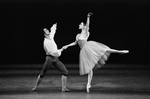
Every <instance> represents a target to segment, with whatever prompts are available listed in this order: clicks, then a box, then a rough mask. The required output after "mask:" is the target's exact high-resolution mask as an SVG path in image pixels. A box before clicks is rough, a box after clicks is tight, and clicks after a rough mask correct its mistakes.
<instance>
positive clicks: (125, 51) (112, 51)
mask: <svg viewBox="0 0 150 99" xmlns="http://www.w3.org/2000/svg"><path fill="white" fill-rule="evenodd" d="M107 52H110V53H129V50H115V49H108V50H107Z"/></svg>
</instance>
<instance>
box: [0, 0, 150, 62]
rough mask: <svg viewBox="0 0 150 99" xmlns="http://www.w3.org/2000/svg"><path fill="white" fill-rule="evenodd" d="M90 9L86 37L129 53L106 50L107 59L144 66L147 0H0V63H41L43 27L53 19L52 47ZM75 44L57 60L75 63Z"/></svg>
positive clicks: (72, 33)
mask: <svg viewBox="0 0 150 99" xmlns="http://www.w3.org/2000/svg"><path fill="white" fill-rule="evenodd" d="M88 12H92V13H93V15H92V16H91V23H90V37H89V40H94V41H97V42H101V43H104V44H106V45H108V46H109V47H111V48H114V49H118V50H122V49H128V50H129V51H130V53H129V54H123V55H120V54H111V56H110V59H109V60H108V63H129V64H132V63H133V64H149V58H150V56H149V55H150V52H149V32H150V25H149V24H150V2H149V0H1V1H0V59H1V60H0V64H32V63H33V64H38V63H40V64H41V63H43V62H44V61H45V52H44V49H43V40H44V35H43V34H44V33H43V31H42V29H43V28H44V27H46V28H48V29H49V28H50V27H51V26H52V24H54V23H56V22H57V23H58V28H57V32H56V35H55V41H56V43H57V45H58V48H61V47H62V46H63V45H66V44H69V43H71V42H73V41H75V37H76V34H77V33H80V30H79V29H78V26H79V24H80V23H81V22H85V21H86V15H87V13H88ZM79 51H80V48H79V46H77V45H76V46H73V47H70V48H68V49H67V50H65V51H64V52H63V53H62V56H61V57H60V60H61V61H62V62H63V63H75V64H76V63H78V60H79V59H78V57H79Z"/></svg>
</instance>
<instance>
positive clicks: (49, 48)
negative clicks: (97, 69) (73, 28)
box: [32, 23, 69, 92]
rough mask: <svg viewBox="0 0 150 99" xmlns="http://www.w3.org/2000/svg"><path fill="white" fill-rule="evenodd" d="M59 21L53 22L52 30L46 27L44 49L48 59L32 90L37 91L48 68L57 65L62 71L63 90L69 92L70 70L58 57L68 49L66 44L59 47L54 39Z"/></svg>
mask: <svg viewBox="0 0 150 99" xmlns="http://www.w3.org/2000/svg"><path fill="white" fill-rule="evenodd" d="M56 27H57V23H56V24H53V26H52V27H51V32H49V30H48V29H46V28H44V29H43V30H44V32H45V34H44V35H45V39H44V49H45V52H46V55H47V56H46V61H45V63H44V65H43V69H42V71H41V73H40V74H39V76H38V77H37V80H36V83H35V86H34V88H33V89H32V91H35V90H36V88H37V87H38V85H39V84H40V82H41V81H42V78H43V77H44V76H45V74H46V72H47V70H48V68H49V67H50V66H52V65H53V66H55V68H56V69H58V70H59V71H60V72H61V73H62V77H61V82H62V92H68V91H69V89H67V88H66V83H67V76H68V71H67V69H66V67H65V66H64V64H63V63H62V62H61V61H60V60H59V59H58V57H59V56H60V55H61V52H62V51H63V50H64V49H66V48H67V47H66V46H63V47H62V48H61V49H57V45H56V43H55V41H54V35H55V32H56Z"/></svg>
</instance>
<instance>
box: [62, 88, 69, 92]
mask: <svg viewBox="0 0 150 99" xmlns="http://www.w3.org/2000/svg"><path fill="white" fill-rule="evenodd" d="M61 91H62V92H70V90H69V89H67V88H63V89H62V90H61Z"/></svg>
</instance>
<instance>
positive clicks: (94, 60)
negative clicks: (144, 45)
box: [65, 13, 129, 93]
mask: <svg viewBox="0 0 150 99" xmlns="http://www.w3.org/2000/svg"><path fill="white" fill-rule="evenodd" d="M91 15H92V13H88V15H87V22H86V24H85V25H84V23H83V22H81V24H80V25H79V29H81V33H79V34H77V36H76V41H75V42H73V43H71V44H69V45H67V46H65V48H67V47H69V46H73V45H76V44H78V45H79V46H80V48H81V50H80V57H79V58H80V63H79V69H80V75H85V74H88V82H87V86H86V90H87V93H89V89H90V87H91V81H92V77H93V68H95V67H96V68H100V67H102V66H103V65H104V64H105V61H106V60H107V59H108V57H109V55H110V53H128V52H129V51H128V50H115V49H111V48H109V47H108V46H106V45H104V44H102V43H99V42H95V41H87V40H88V37H89V35H90V33H89V24H90V16H91Z"/></svg>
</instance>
